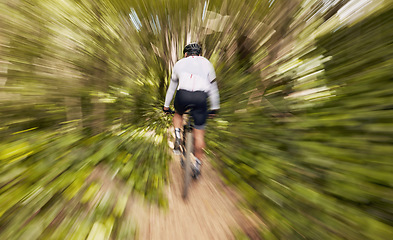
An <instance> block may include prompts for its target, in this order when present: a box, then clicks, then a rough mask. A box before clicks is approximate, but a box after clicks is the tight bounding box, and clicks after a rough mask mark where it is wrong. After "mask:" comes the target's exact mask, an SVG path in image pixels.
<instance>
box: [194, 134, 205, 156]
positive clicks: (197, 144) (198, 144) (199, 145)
mask: <svg viewBox="0 0 393 240" xmlns="http://www.w3.org/2000/svg"><path fill="white" fill-rule="evenodd" d="M204 135H205V130H202V129H194V148H195V151H194V152H195V157H197V158H198V159H199V160H202V159H203V148H204V147H205V140H204Z"/></svg>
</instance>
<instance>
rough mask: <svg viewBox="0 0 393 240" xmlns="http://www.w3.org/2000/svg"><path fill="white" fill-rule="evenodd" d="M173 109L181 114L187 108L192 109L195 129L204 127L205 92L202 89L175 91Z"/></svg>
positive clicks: (205, 111) (205, 114)
mask: <svg viewBox="0 0 393 240" xmlns="http://www.w3.org/2000/svg"><path fill="white" fill-rule="evenodd" d="M174 105H175V110H176V112H177V113H178V114H180V115H183V113H184V112H185V111H187V110H188V109H192V111H191V116H192V118H193V119H194V127H195V128H196V129H204V127H205V123H206V118H207V115H208V114H207V93H206V92H203V91H196V92H190V91H187V90H183V89H180V90H178V91H177V92H176V97H175V103H174Z"/></svg>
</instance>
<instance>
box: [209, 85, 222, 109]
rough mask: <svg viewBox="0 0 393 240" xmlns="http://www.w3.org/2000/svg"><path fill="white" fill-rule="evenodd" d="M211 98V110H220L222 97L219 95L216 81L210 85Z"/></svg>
mask: <svg viewBox="0 0 393 240" xmlns="http://www.w3.org/2000/svg"><path fill="white" fill-rule="evenodd" d="M209 98H210V109H211V110H218V109H220V95H219V93H218V87H217V81H215V80H214V81H213V82H211V83H210V91H209Z"/></svg>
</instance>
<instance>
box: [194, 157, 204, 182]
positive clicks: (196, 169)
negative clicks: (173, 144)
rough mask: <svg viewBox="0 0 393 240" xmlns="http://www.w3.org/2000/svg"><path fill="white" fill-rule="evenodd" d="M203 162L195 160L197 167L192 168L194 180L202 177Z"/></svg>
mask: <svg viewBox="0 0 393 240" xmlns="http://www.w3.org/2000/svg"><path fill="white" fill-rule="evenodd" d="M201 165H202V163H201V161H199V159H198V158H197V159H195V165H193V166H192V173H193V174H192V177H193V178H194V179H197V178H198V177H199V175H201Z"/></svg>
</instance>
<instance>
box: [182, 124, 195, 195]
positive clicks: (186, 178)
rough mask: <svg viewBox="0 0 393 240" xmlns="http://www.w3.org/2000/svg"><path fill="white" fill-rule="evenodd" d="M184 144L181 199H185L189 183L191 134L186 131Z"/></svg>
mask: <svg viewBox="0 0 393 240" xmlns="http://www.w3.org/2000/svg"><path fill="white" fill-rule="evenodd" d="M185 138H186V143H185V157H184V158H185V159H184V171H183V173H184V176H183V193H182V196H183V198H184V199H185V198H187V194H188V187H189V185H190V181H191V153H192V148H193V144H192V142H193V141H192V132H191V131H189V130H187V131H186V134H185Z"/></svg>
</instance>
